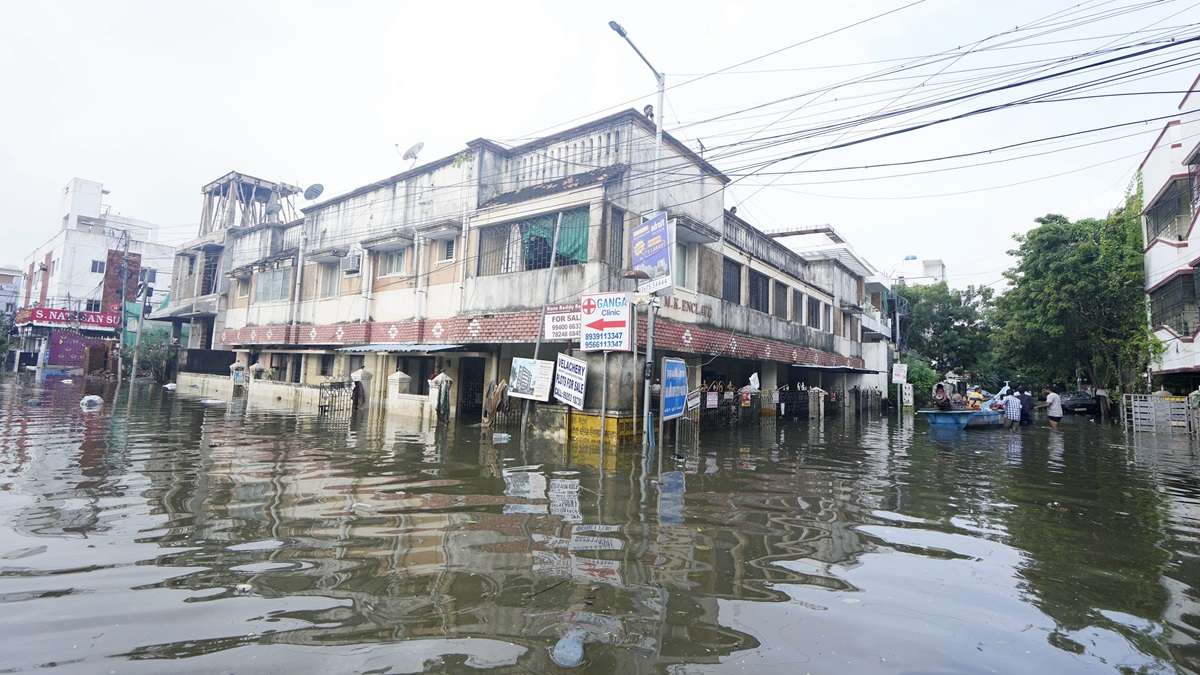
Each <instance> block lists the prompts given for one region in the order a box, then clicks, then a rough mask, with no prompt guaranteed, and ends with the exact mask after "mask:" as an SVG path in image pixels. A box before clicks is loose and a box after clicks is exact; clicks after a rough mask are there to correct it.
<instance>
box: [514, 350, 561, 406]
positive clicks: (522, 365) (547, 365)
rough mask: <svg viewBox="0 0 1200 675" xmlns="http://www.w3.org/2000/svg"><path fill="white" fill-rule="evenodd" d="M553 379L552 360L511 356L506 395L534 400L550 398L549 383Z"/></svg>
mask: <svg viewBox="0 0 1200 675" xmlns="http://www.w3.org/2000/svg"><path fill="white" fill-rule="evenodd" d="M553 380H554V362H553V361H540V360H539V361H534V360H533V359H523V358H520V357H517V356H514V357H513V360H512V370H511V371H510V372H509V374H508V395H509V396H515V397H517V398H527V399H531V400H534V401H548V400H550V383H551V382H552V381H553Z"/></svg>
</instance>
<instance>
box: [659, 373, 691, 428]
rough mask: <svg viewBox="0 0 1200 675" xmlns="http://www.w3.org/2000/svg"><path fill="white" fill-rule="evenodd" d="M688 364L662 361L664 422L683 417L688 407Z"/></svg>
mask: <svg viewBox="0 0 1200 675" xmlns="http://www.w3.org/2000/svg"><path fill="white" fill-rule="evenodd" d="M687 395H688V381H687V364H686V363H684V361H683V359H674V358H669V357H667V358H664V359H663V360H662V396H661V399H662V413H661V414H662V420H663V421H664V422H665V421H667V420H673V419H675V418H676V417H681V416H682V415H683V410H684V408H685V407H686V406H687Z"/></svg>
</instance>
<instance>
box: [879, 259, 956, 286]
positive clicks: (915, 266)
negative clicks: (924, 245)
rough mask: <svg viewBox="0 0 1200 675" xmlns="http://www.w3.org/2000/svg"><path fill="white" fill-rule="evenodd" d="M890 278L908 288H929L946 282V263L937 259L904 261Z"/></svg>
mask: <svg viewBox="0 0 1200 675" xmlns="http://www.w3.org/2000/svg"><path fill="white" fill-rule="evenodd" d="M892 277H893V278H894V279H895V280H896V282H897V283H904V284H907V285H909V286H930V285H933V284H940V283H942V282H944V281H946V263H944V262H942V261H941V260H937V259H928V260H918V259H916V258H912V259H907V258H906V259H905V260H903V261H902V262H901V263H900V265H899V266H897V267H896V271H895V273H894V274H892Z"/></svg>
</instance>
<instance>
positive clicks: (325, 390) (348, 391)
mask: <svg viewBox="0 0 1200 675" xmlns="http://www.w3.org/2000/svg"><path fill="white" fill-rule="evenodd" d="M353 411H354V383H353V382H324V383H322V384H321V395H320V398H319V400H318V403H317V413H318V414H321V415H349V414H350V413H351V412H353Z"/></svg>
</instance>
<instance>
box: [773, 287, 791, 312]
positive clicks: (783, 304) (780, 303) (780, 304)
mask: <svg viewBox="0 0 1200 675" xmlns="http://www.w3.org/2000/svg"><path fill="white" fill-rule="evenodd" d="M787 294H788V287H787V286H785V285H784V284H781V283H779V282H778V281H776V282H775V306H774V307H772V309H773V310H774V312H773V313H774V314H775V316H777V317H779V318H780V319H786V318H787V313H788V296H787Z"/></svg>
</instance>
